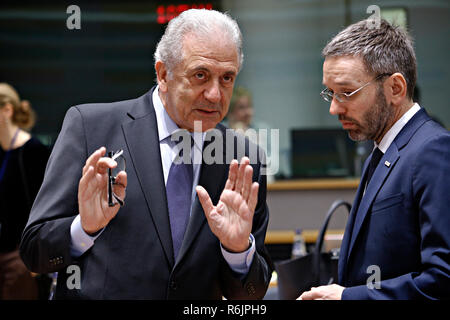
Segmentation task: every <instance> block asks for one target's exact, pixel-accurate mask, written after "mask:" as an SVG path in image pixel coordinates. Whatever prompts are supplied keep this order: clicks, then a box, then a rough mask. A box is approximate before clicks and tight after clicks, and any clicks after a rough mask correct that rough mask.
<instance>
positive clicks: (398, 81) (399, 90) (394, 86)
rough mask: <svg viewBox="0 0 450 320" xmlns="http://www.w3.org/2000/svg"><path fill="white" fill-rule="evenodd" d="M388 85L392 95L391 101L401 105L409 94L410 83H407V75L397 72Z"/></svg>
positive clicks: (389, 92) (387, 82) (390, 78)
mask: <svg viewBox="0 0 450 320" xmlns="http://www.w3.org/2000/svg"><path fill="white" fill-rule="evenodd" d="M385 84H386V85H387V86H388V88H387V89H388V90H387V92H388V95H389V96H390V99H389V100H390V101H391V102H392V103H393V104H394V105H401V104H402V103H403V101H404V99H405V97H406V95H407V90H408V85H407V83H406V79H405V77H404V76H403V75H402V74H401V73H399V72H396V73H394V74H393V75H391V76H390V77H389V79H388V81H386V83H385Z"/></svg>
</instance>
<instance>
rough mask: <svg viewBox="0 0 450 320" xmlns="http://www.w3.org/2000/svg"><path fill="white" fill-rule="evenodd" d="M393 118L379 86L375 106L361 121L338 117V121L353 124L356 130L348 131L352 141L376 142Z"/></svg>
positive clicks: (390, 108)
mask: <svg viewBox="0 0 450 320" xmlns="http://www.w3.org/2000/svg"><path fill="white" fill-rule="evenodd" d="M393 116H394V109H393V108H392V107H391V106H390V105H388V103H387V101H386V96H385V95H384V92H383V89H382V87H381V86H379V87H378V89H377V95H376V100H375V104H374V105H373V107H372V108H369V109H368V110H367V111H366V112H365V113H364V114H363V115H362V120H361V121H360V122H358V121H357V120H356V119H350V118H345V117H342V119H341V117H339V120H347V121H351V122H353V123H354V124H355V125H356V126H357V129H351V130H348V136H349V138H350V139H351V140H353V141H366V140H373V141H378V139H381V137H382V136H383V135H384V133H385V131H386V130H385V129H386V127H387V126H388V124H389V123H390V120H391V119H392V118H393Z"/></svg>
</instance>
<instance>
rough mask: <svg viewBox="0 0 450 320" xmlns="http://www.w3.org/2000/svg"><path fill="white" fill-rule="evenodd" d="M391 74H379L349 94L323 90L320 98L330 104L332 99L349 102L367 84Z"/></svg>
mask: <svg viewBox="0 0 450 320" xmlns="http://www.w3.org/2000/svg"><path fill="white" fill-rule="evenodd" d="M391 75H392V73H382V74H379V75H378V76H376V77H375V78H374V79H372V80H370V81H369V82H367V83H366V84H364V85H362V86H361V87H359V88H358V89H356V90H355V91H353V92H350V93H346V92H342V93H336V92H333V91H332V90H330V89H328V88H325V89H323V90H322V92H321V93H320V96H321V97H322V98H323V99H324V100H325V101H326V102H331V101H333V97H335V98H336V100H337V101H339V102H341V103H342V102H346V101H348V100H350V97H351V96H353V95H354V94H355V93H357V92H359V91H361V90H362V89H364V88H365V87H367V86H368V85H369V84H371V83H372V82H374V81H376V80H379V79H381V78H383V77H385V76H391Z"/></svg>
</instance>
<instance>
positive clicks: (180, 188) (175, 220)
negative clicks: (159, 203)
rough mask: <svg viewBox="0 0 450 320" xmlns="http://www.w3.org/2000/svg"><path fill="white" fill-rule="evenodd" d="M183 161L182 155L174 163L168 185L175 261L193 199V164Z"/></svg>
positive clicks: (167, 193) (167, 192) (168, 202)
mask: <svg viewBox="0 0 450 320" xmlns="http://www.w3.org/2000/svg"><path fill="white" fill-rule="evenodd" d="M182 151H183V149H182V150H181V152H182ZM182 159H183V157H182V153H181V155H180V157H179V158H176V159H175V160H174V161H173V162H172V165H171V167H170V171H169V177H168V178H167V184H166V195H167V204H168V209H169V219H170V230H171V232H172V243H173V252H174V258H175V259H176V258H177V256H178V252H179V250H180V247H181V243H182V242H183V237H184V233H185V232H186V228H187V224H188V222H189V215H190V210H191V198H192V183H193V172H192V163H185V162H187V161H182Z"/></svg>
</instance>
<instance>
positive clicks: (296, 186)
mask: <svg viewBox="0 0 450 320" xmlns="http://www.w3.org/2000/svg"><path fill="white" fill-rule="evenodd" d="M359 180H360V179H359V178H348V179H345V178H342V179H311V180H307V179H302V180H282V181H275V182H273V183H269V184H268V185H267V190H269V191H288V190H321V189H323V190H336V189H357V188H358V184H359Z"/></svg>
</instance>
